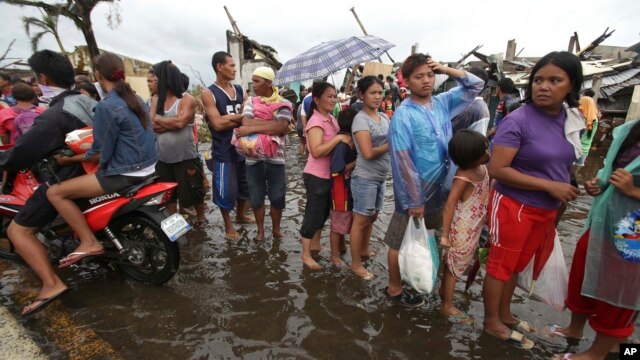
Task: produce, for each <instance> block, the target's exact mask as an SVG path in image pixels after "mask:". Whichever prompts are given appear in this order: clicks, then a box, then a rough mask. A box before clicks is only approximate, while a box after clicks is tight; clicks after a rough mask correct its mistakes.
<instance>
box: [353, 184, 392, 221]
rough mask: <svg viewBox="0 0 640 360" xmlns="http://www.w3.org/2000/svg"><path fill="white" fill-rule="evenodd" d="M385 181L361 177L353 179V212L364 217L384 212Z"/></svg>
mask: <svg viewBox="0 0 640 360" xmlns="http://www.w3.org/2000/svg"><path fill="white" fill-rule="evenodd" d="M385 183H386V181H385V180H382V181H380V180H369V179H365V178H362V177H360V176H354V177H352V178H351V194H352V196H353V211H354V212H356V213H358V214H360V215H364V216H373V215H375V214H377V213H378V212H379V211H380V210H382V205H383V203H384V188H385Z"/></svg>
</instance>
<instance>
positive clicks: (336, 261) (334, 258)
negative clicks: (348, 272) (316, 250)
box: [331, 256, 344, 268]
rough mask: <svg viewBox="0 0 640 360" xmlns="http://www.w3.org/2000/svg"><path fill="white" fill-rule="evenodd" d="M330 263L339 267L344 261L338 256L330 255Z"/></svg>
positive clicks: (342, 265)
mask: <svg viewBox="0 0 640 360" xmlns="http://www.w3.org/2000/svg"><path fill="white" fill-rule="evenodd" d="M331 264H332V265H333V266H337V267H339V268H341V267H344V261H342V259H340V257H339V256H332V257H331Z"/></svg>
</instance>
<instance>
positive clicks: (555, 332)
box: [549, 324, 584, 355]
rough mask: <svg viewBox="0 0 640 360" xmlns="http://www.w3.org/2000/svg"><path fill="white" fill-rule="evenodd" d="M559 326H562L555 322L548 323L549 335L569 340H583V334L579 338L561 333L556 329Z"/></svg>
mask: <svg viewBox="0 0 640 360" xmlns="http://www.w3.org/2000/svg"><path fill="white" fill-rule="evenodd" d="M560 328H562V327H561V326H560V325H556V324H553V325H549V333H550V334H551V335H554V336H559V337H562V338H565V339H569V340H583V339H584V336H583V337H581V338H579V339H578V338H572V337H568V336H567V335H565V334H563V333H561V332H560V331H558V330H559V329H560ZM565 355H566V354H565Z"/></svg>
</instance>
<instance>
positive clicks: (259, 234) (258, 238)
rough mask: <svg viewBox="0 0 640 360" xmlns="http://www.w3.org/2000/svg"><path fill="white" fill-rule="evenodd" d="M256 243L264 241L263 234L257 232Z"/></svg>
mask: <svg viewBox="0 0 640 360" xmlns="http://www.w3.org/2000/svg"><path fill="white" fill-rule="evenodd" d="M255 240H256V241H262V240H264V232H258V235H256V237H255Z"/></svg>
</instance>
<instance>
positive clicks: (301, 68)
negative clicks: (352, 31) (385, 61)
mask: <svg viewBox="0 0 640 360" xmlns="http://www.w3.org/2000/svg"><path fill="white" fill-rule="evenodd" d="M394 46H395V45H393V44H391V43H390V42H388V41H385V40H382V39H380V38H378V37H375V36H371V35H369V36H352V37H349V38H346V39H341V40H334V41H328V42H323V43H322V44H320V45H316V46H314V47H313V48H311V49H309V50H307V51H305V52H303V53H302V54H300V55H298V56H296V57H294V58H293V59H291V60H289V61H287V62H286V63H285V64H284V66H282V68H281V69H280V70H279V71H278V75H277V76H276V79H275V81H274V83H275V85H284V84H289V83H291V82H294V81H296V80H299V81H303V80H309V79H316V78H322V77H325V76H327V75H329V74H331V73H333V72H336V71H338V70H341V69H344V68H347V67H351V66H353V65H356V64H360V63H363V62H367V61H371V60H374V59H377V58H379V57H380V56H381V55H382V54H383V53H384V52H385V51H386V50H389V49H390V48H392V47H394Z"/></svg>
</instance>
